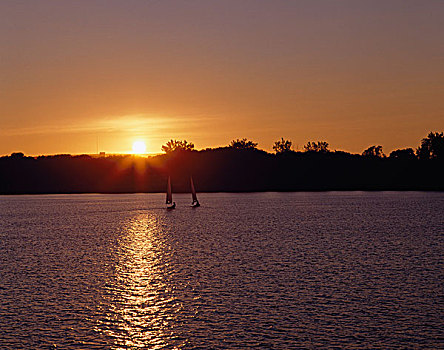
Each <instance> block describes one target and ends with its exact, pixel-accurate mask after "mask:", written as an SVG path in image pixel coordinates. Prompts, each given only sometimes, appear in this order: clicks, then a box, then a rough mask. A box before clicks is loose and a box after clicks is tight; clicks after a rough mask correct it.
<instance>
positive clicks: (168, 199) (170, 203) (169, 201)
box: [166, 176, 176, 209]
mask: <svg viewBox="0 0 444 350" xmlns="http://www.w3.org/2000/svg"><path fill="white" fill-rule="evenodd" d="M166 205H167V209H175V208H176V202H173V192H172V191H171V178H170V177H169V176H168V185H167V193H166Z"/></svg>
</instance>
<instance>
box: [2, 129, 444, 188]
mask: <svg viewBox="0 0 444 350" xmlns="http://www.w3.org/2000/svg"><path fill="white" fill-rule="evenodd" d="M257 146H258V144H257V143H256V142H254V141H252V140H248V139H246V138H243V139H236V140H233V141H231V143H230V144H229V145H228V146H226V147H219V148H209V149H204V150H195V149H194V144H193V143H191V142H188V141H186V140H183V141H178V140H171V141H169V142H167V143H166V144H165V145H164V146H163V147H162V150H163V151H164V153H163V154H161V155H157V156H153V157H149V158H142V157H135V156H130V155H121V156H106V157H100V156H90V155H80V156H72V155H55V156H38V157H27V156H25V155H24V154H23V153H13V154H11V155H10V156H4V157H0V194H22V193H88V192H100V193H124V192H163V191H164V190H165V186H166V180H167V178H168V176H171V179H172V183H173V191H174V192H188V191H189V190H190V188H189V186H190V184H189V178H190V176H193V179H194V183H195V186H196V188H197V190H198V191H202V192H203V191H206V192H212V191H232V192H237V191H239V192H241V191H324V190H434V191H436V190H438V191H443V190H444V180H443V179H444V134H443V133H442V132H440V133H439V132H431V133H429V134H428V135H427V136H426V137H425V138H424V139H422V140H421V142H420V144H419V146H418V147H417V148H416V150H413V149H412V148H408V149H399V150H395V151H393V152H391V153H390V154H389V155H388V156H386V155H385V154H384V153H383V150H382V147H381V146H379V145H375V146H371V147H368V148H367V149H366V150H364V151H363V152H362V154H351V153H347V152H343V151H332V150H330V149H329V145H328V143H327V142H325V141H315V142H313V141H310V142H308V143H307V144H306V145H305V146H304V151H302V152H298V151H294V150H293V148H292V142H291V141H290V140H286V139H283V138H281V139H280V140H278V141H276V142H275V144H274V147H273V150H274V152H273V153H269V152H266V151H263V150H260V149H258V148H257Z"/></svg>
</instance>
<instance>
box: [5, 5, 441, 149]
mask: <svg viewBox="0 0 444 350" xmlns="http://www.w3.org/2000/svg"><path fill="white" fill-rule="evenodd" d="M443 18H444V2H443V1H441V0H435V1H432V0H429V1H427V0H422V1H419V0H417V1H411V0H391V1H377V0H371V1H370V0H369V1H354V0H350V1H347V0H344V1H329V0H325V1H317V0H306V1H297V0H295V1H279V0H273V1H265V0H248V1H246V0H245V1H244V0H237V1H231V0H225V1H208V0H205V1H204V0H199V1H198V0H188V1H179V0H175V1H173V0H171V1H169V0H162V1H159V0H153V1H148V0H139V1H136V0H129V1H115V0H109V1H95V0H91V1H55V0H52V1H47V0H40V1H32V2H31V1H28V2H26V1H20V2H19V1H13V0H11V1H8V0H6V1H2V2H0V50H1V51H0V155H2V154H9V153H11V152H15V151H22V152H24V153H26V154H31V155H37V154H55V153H73V154H74V153H75V154H77V153H95V152H96V149H97V140H98V141H99V150H100V151H105V152H108V153H125V152H130V151H131V146H132V143H133V141H135V140H139V139H140V140H143V141H145V142H146V144H147V151H148V152H150V153H159V152H160V148H161V145H162V144H164V143H166V142H167V141H168V140H169V139H171V138H177V139H187V140H188V141H191V142H194V143H195V145H196V148H198V149H200V148H206V147H216V146H223V145H227V144H228V143H229V142H230V141H231V140H232V139H235V138H242V137H247V138H250V139H253V140H254V141H256V142H258V143H259V147H260V148H263V149H266V150H271V147H272V144H273V142H274V141H276V140H277V139H279V138H281V137H284V138H289V139H291V140H292V141H293V143H294V145H295V148H297V147H298V148H299V149H302V148H303V145H304V144H305V143H306V142H307V141H313V140H325V141H328V142H329V143H330V145H331V148H332V149H342V150H347V151H350V152H359V153H360V152H362V150H363V149H365V148H367V147H368V146H370V145H374V144H380V145H382V146H383V147H384V151H385V152H386V153H389V152H390V151H391V150H393V149H396V148H403V147H416V146H417V145H418V144H419V142H420V140H421V138H423V137H425V136H426V135H427V133H428V132H429V131H443V130H444V108H443V107H444V98H443V96H444V42H443V38H444V24H443V23H444V21H442V19H443Z"/></svg>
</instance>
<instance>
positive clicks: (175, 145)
mask: <svg viewBox="0 0 444 350" xmlns="http://www.w3.org/2000/svg"><path fill="white" fill-rule="evenodd" d="M193 149H194V144H193V143H192V142H188V141H187V140H183V141H180V140H170V141H168V142H167V144H166V145H163V146H162V151H164V152H165V153H171V152H173V151H176V150H182V151H191V150H193Z"/></svg>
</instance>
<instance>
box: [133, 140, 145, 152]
mask: <svg viewBox="0 0 444 350" xmlns="http://www.w3.org/2000/svg"><path fill="white" fill-rule="evenodd" d="M145 152H146V145H145V142H143V141H134V143H133V154H145Z"/></svg>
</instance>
